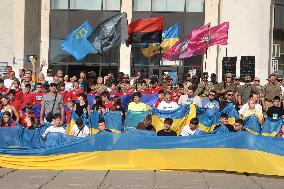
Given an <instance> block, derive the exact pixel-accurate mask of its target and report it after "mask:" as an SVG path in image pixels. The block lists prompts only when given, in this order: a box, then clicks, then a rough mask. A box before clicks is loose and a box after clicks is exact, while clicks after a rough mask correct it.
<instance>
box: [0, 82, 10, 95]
mask: <svg viewBox="0 0 284 189" xmlns="http://www.w3.org/2000/svg"><path fill="white" fill-rule="evenodd" d="M8 90H9V89H7V88H6V87H5V86H4V80H3V79H0V94H1V95H7V93H8V92H9V91H8Z"/></svg>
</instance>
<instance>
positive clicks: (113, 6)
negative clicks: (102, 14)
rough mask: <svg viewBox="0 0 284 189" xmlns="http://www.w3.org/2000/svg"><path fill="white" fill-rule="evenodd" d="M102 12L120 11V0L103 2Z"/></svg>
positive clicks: (105, 0)
mask: <svg viewBox="0 0 284 189" xmlns="http://www.w3.org/2000/svg"><path fill="white" fill-rule="evenodd" d="M103 9H104V10H120V0H104V1H103Z"/></svg>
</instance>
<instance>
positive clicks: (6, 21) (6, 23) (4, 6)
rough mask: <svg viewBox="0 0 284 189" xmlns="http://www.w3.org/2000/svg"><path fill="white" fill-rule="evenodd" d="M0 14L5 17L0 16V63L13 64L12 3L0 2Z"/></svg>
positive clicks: (4, 0) (2, 0)
mask: <svg viewBox="0 0 284 189" xmlns="http://www.w3.org/2000/svg"><path fill="white" fill-rule="evenodd" d="M0 4H1V6H0V12H1V13H2V14H3V15H5V16H0V26H1V27H0V36H1V37H0V44H1V45H0V62H8V63H9V65H12V64H13V56H14V44H13V35H14V12H15V11H14V2H13V1H6V0H0Z"/></svg>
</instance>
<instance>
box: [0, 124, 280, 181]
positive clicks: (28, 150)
mask: <svg viewBox="0 0 284 189" xmlns="http://www.w3.org/2000/svg"><path fill="white" fill-rule="evenodd" d="M52 135H54V136H52V138H51V139H52V140H53V141H50V142H49V144H52V145H49V144H46V143H42V141H41V139H40V138H39V133H38V131H37V130H35V131H31V130H25V129H23V128H20V127H18V128H16V127H14V128H0V167H6V168H14V169H50V170H68V169H73V170H74V169H79V170H82V169H83V170H161V169H175V170H177V169H180V170H226V171H236V172H247V173H259V174H265V175H278V176H284V148H283V146H284V140H283V139H281V138H272V137H263V136H256V135H252V134H250V133H249V132H237V133H227V134H216V135H212V134H211V135H209V134H208V135H201V136H191V137H158V136H149V135H144V136H141V135H140V136H139V135H135V134H133V135H130V134H124V133H122V134H117V133H109V132H101V133H98V134H96V135H92V136H89V137H86V138H83V139H78V138H76V137H73V136H68V135H67V136H66V135H63V134H61V133H52ZM56 135H57V136H56ZM4 136H5V137H4ZM59 139H60V140H59ZM16 146H17V147H16ZM145 160H146V161H145Z"/></svg>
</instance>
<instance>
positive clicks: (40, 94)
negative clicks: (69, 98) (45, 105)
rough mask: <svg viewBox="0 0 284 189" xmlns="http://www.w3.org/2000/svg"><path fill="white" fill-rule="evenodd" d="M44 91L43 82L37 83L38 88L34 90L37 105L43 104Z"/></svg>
mask: <svg viewBox="0 0 284 189" xmlns="http://www.w3.org/2000/svg"><path fill="white" fill-rule="evenodd" d="M43 95H44V92H43V90H42V83H37V84H36V90H35V92H34V97H35V105H41V100H42V98H43Z"/></svg>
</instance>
